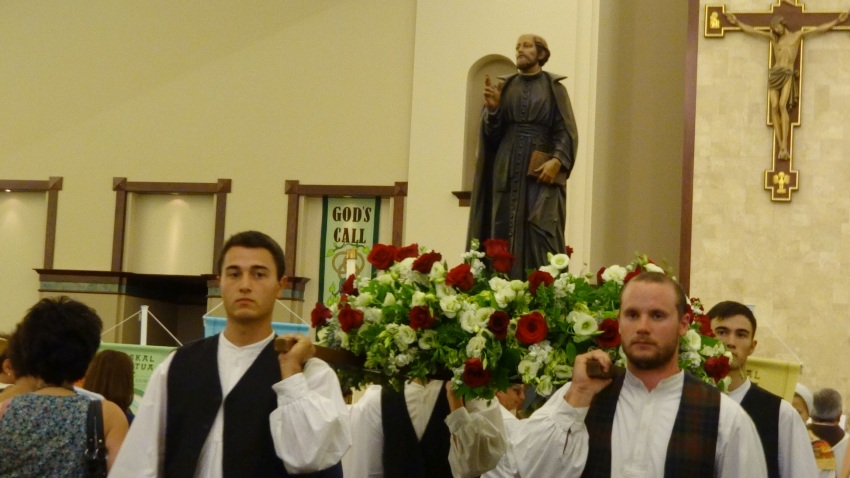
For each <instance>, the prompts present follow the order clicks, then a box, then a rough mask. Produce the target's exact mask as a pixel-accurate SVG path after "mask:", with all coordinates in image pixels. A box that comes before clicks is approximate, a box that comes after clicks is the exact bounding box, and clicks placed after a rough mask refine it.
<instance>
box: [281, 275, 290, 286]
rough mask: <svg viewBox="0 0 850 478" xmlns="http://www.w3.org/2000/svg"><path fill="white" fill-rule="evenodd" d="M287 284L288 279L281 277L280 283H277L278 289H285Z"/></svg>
mask: <svg viewBox="0 0 850 478" xmlns="http://www.w3.org/2000/svg"><path fill="white" fill-rule="evenodd" d="M288 282H289V277H287V276H283V277H281V278H280V282H279V284H280V288H281V289H286V284H287V283H288Z"/></svg>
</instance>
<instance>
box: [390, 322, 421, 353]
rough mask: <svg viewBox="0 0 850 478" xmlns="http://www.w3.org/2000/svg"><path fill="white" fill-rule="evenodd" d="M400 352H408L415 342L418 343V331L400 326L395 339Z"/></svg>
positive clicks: (407, 326)
mask: <svg viewBox="0 0 850 478" xmlns="http://www.w3.org/2000/svg"><path fill="white" fill-rule="evenodd" d="M393 339H394V340H395V344H396V346H397V347H398V349H399V350H407V348H408V347H409V346H410V344H412V343H413V342H416V331H415V330H413V329H412V328H410V326H409V325H399V326H398V331H397V332H396V334H395V337H393Z"/></svg>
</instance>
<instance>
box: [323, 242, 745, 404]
mask: <svg viewBox="0 0 850 478" xmlns="http://www.w3.org/2000/svg"><path fill="white" fill-rule="evenodd" d="M483 246H484V247H483V251H481V250H479V247H480V245H479V243H478V241H473V242H472V244H471V246H470V250H469V251H468V252H466V253H464V254H463V256H462V259H463V262H462V263H461V264H459V265H457V266H455V267H453V268H451V269H449V268H448V265H447V264H446V262H445V261H444V260H443V258H442V255H441V254H440V253H438V252H435V251H432V250H428V249H425V248H420V247H419V246H418V245H416V244H411V245H409V246H407V247H401V248H396V247H393V246H388V245H383V244H376V245H375V246H374V247H373V248H372V250H371V252H370V253H369V256H368V261H369V262H370V263H371V264H372V265H373V266H374V267H375V268H376V269H377V270H378V272H377V274H376V276H375V277H374V278H356V277H355V276H353V275H352V276H349V277H348V279H347V280H346V281H345V283H344V284H343V285H342V287H341V294H340V296H339V298H338V299H335V300H333V301H332V303H328V304H327V305H325V304H321V303H319V304H316V307H315V308H314V309H313V311H312V313H311V318H312V322H313V326H314V327H316V328H317V329H318V343H319V344H320V345H324V346H326V347H330V348H334V349H343V350H348V351H351V352H352V353H354V354H355V355H357V356H360V357H364V358H365V364H364V367H363V370H348V371H346V372H344V373H341V377H342V378H343V379H344V382H346V383H345V385H346V386H351V387H354V386H360V385H363V384H365V383H374V382H377V383H384V384H389V385H392V386H394V387H395V388H396V389H400V388H401V387H402V386H403V383H404V381H405V380H407V379H411V378H419V379H423V380H424V379H427V378H434V377H437V378H444V379H450V380H451V381H452V384H453V389H454V390H455V393H457V394H458V395H459V396H463V397H464V398H477V397H480V398H486V399H489V398H492V397H493V396H494V395H495V392H496V391H498V390H505V389H507V388H508V387H509V386H510V385H511V383H516V382H522V383H525V384H528V385H532V386H534V387H535V389H536V391H537V393H538V394H540V395H543V396H548V395H550V394H551V393H552V391H553V390H555V389H556V388H557V387H559V386H560V385H562V384H564V383H566V382H567V381H569V380H570V378H571V377H572V365H573V364H574V361H575V357H576V356H577V355H578V354H581V353H584V352H586V351H588V350H591V349H595V348H598V349H602V350H605V351H606V352H607V353H608V354H610V356H611V358H612V360H613V361H614V363H616V364H618V365H621V366H623V365H624V364H625V356H624V355H623V353H622V349H621V348H620V335H619V325H618V322H617V320H616V318H617V313H618V309H619V297H620V291H621V289H622V287H623V285H624V284H625V283H626V282H627V281H628V280H629V279H631V278H632V277H633V276H635V275H637V274H639V273H640V272H641V271H643V270H655V271H659V272H665V271H664V270H663V269H661V268H660V267H658V266H657V265H655V264H654V263H652V262H651V261H650V260H648V258H647V257H646V256H640V255H638V256H637V257H636V259H635V260H633V261H632V262H631V263H630V264H628V265H627V266H619V265H612V266H610V267H603V268H602V269H600V270H599V272H598V273H597V274H596V284H592V283H591V280H592V277H591V276H590V275H574V274H572V273H571V272H570V271H569V263H570V257H569V256H570V254H569V252H571V251H570V250H569V248H568V251H567V253H562V254H549V256H548V257H549V264H547V265H544V266H542V267H540V268H539V269H538V270H536V271H533V272H531V273H530V274H529V275H528V280H527V281H521V280H511V279H509V278H508V275H507V273H508V271H509V270H510V268H511V265H512V264H513V261H514V258H513V257H512V256H511V254H510V252H509V244H508V243H507V242H506V241H503V240H498V239H490V240H487V241H485V242H484V244H483ZM690 302H691V311H690V312H689V314H690V316H691V317H692V318H693V319H692V324H691V327H690V329H689V330H688V332H687V334H686V335H685V336H684V337H683V338H682V339H681V343H680V353H679V361H680V366H681V367H682V368H684V369H686V370H688V371H690V372H691V373H692V374H694V375H696V376H697V377H699V378H700V379H702V380H703V381H706V382H708V383H711V384H714V385H717V386H719V387H720V388H721V389H723V390H725V389H726V386H727V385H728V383H729V378H724V377H726V375H728V373H729V358H730V357H729V354H728V352H726V348H725V346H724V345H723V344H722V343H721V342H719V341H718V340H717V339H715V338H713V334H712V333H711V327H710V322H709V321H708V318H707V317H705V315H703V311H702V305H701V304H700V303H699V300H698V299H691V301H690Z"/></svg>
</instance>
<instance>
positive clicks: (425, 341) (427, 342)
mask: <svg viewBox="0 0 850 478" xmlns="http://www.w3.org/2000/svg"><path fill="white" fill-rule="evenodd" d="M436 337H437V331H436V330H431V329H428V330H425V331H424V332H422V337H421V338H420V339H419V348H420V349H422V350H429V349H430V348H431V347H432V346H433V344H434V339H435V338H436Z"/></svg>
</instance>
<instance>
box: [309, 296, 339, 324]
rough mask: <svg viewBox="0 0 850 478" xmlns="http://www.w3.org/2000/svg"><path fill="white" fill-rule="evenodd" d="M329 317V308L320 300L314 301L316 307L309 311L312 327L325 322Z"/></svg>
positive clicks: (330, 314) (330, 315)
mask: <svg viewBox="0 0 850 478" xmlns="http://www.w3.org/2000/svg"><path fill="white" fill-rule="evenodd" d="M331 317H333V314H332V313H331V309H328V308H327V307H325V304H323V303H321V302H316V307H314V308H313V311H312V312H310V322H311V323H312V324H313V328H314V329H318V328H319V327H321V326H323V325H325V324H327V323H328V320H330V318H331Z"/></svg>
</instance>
